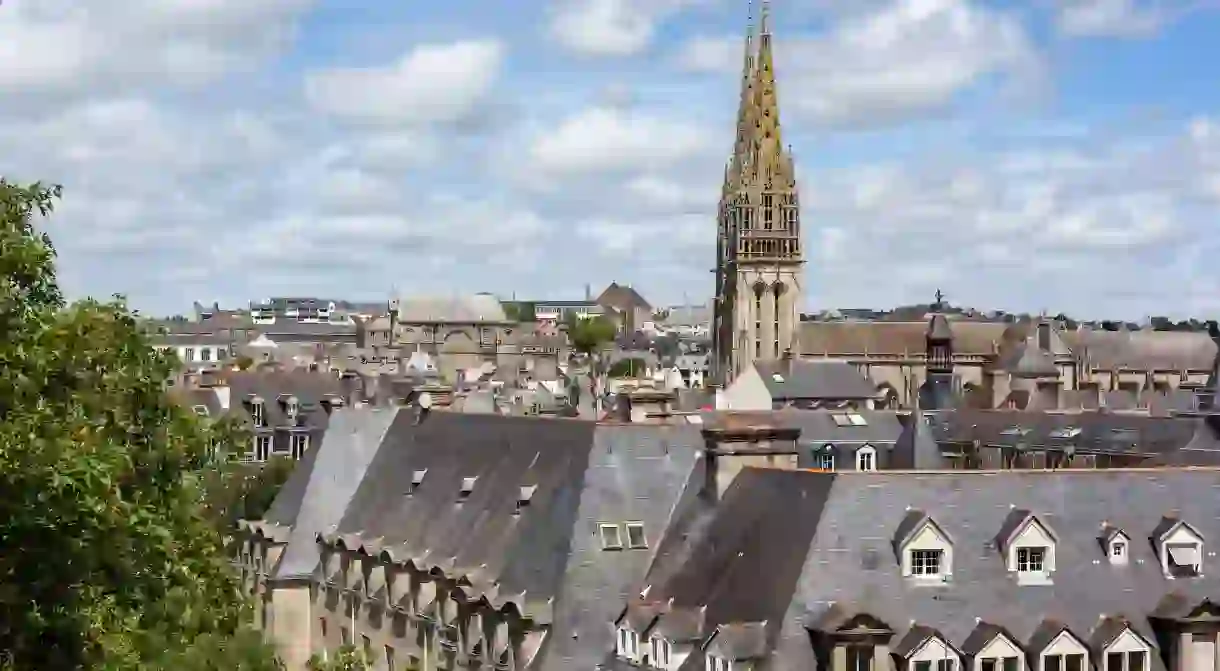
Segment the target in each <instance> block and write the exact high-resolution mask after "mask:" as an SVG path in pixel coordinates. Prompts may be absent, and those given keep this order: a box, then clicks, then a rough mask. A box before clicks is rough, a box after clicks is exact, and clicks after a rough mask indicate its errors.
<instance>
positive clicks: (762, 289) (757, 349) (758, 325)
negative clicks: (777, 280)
mask: <svg viewBox="0 0 1220 671" xmlns="http://www.w3.org/2000/svg"><path fill="white" fill-rule="evenodd" d="M765 293H767V287H766V285H765V284H763V283H762V282H755V283H754V358H755V359H760V358H762V336H763V332H762V313H763V300H762V299H763V294H765Z"/></svg>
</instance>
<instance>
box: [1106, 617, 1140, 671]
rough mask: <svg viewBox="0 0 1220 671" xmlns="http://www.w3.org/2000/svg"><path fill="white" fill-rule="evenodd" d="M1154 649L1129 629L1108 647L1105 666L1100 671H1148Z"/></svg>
mask: <svg viewBox="0 0 1220 671" xmlns="http://www.w3.org/2000/svg"><path fill="white" fill-rule="evenodd" d="M1151 652H1152V648H1151V647H1150V646H1149V645H1148V643H1147V642H1145V641H1144V639H1143V638H1142V637H1140V636H1139V635H1137V634H1136V633H1135V632H1133V631H1131V628H1130V627H1128V628H1126V629H1124V630H1123V632H1122V633H1121V634H1119V635H1118V636H1117V637H1115V639H1114V640H1113V641H1112V642H1111V643H1110V644H1109V645H1107V646H1106V649H1105V653H1106V657H1105V666H1104V667H1103V668H1101V669H1099V671H1148V661H1149V656H1150V654H1151Z"/></svg>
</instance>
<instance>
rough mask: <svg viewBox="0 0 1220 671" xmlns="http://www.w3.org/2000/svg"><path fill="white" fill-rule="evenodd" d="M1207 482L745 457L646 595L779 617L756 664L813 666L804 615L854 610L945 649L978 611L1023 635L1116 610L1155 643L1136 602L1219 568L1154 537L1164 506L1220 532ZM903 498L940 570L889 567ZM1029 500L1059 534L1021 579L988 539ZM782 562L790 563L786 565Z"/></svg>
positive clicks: (985, 620)
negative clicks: (941, 545) (1122, 555)
mask: <svg viewBox="0 0 1220 671" xmlns="http://www.w3.org/2000/svg"><path fill="white" fill-rule="evenodd" d="M1218 490H1220V470H1215V469H1187V470H1162V471H1154V470H1147V469H1129V470H1124V469H1113V470H1099V471H1095V470H1059V471H998V472H996V471H993V472H987V471H957V472H938V473H912V472H898V473H885V472H880V473H868V474H864V473H817V472H804V471H795V472H793V471H774V470H767V469H757V470H755V469H746V470H744V471H743V472H742V474H741V475H740V476H739V477H738V479H737V480H736V481H735V482H734V483H733V485H732V486H731V487H730V489H729V491H728V492H727V493H726V495H725V497H724V501H723V503H722V504H721V506H720V508H719V510H718V511H717V512H716V514H715V519H714V520H713V521H712V523H711V525H710V527H709V528H708V531H707V533H706V534H705V539H704V540H703V541H701V545H700V550H699V551H696V552H694V553H692V555H691V558H690V559H689V560H688V561H687V562H686V563H685V564H684V565H683V566H682V567H681V568H680V569H679V570H678V571H677V572H676V573H674V575H673V578H671V579H670V580H669V581H667V583H666V584H665V585H664V586H661V587H659V588H658V587H655V586H654V589H653V590H652V591H651V592H650V594H649V598H650V599H652V598H653V595H654V594H657V595H670V596H674V598H675V604H677V605H684V606H688V607H700V606H706V607H707V620H708V622H709V625H708V627H710V624H711V623H725V622H731V623H747V622H755V621H760V620H767V621H768V622H775V620H776V619H777V618H778V620H779V622H777V623H776V625H775V626H776V628H777V637H776V638H775V639H774V640H775V642H776V645H775V648H774V652H773V654H772V656H771V658H770V663H769V664H768V665H767V666H766V667H764V668H767V669H785V670H788V669H791V670H796V669H813V668H818V666H817V662H816V660H815V658H814V652H813V650H812V647H811V645H810V636H809V631H808V630H809V629H814V628H824V627H831V628H833V627H835V626H836V625H837V624H839V623H845V622H846V621H848V620H850V619H851V618H852V617H854V616H856V615H868V616H870V617H873V618H875V619H877V620H880V621H881V622H882V623H884V624H885V625H887V626H888V627H889V628H890V629H891V630H892V631H893V632H894V638H893V639H892V641H893V644H895V645H896V644H898V643H899V642H900V641H902V640H903V638H904V637H906V636H907V635H908V634H910V632H911V631H912V629H914V628H916V627H920V628H923V627H926V628H930V629H931V630H934V631H935V632H936V633H938V634H939V635H940V636H942V637H943V638H944V639H945V640H946V641H947V642H948V643H949V644H950V645H952V646H954V647H957V648H958V649H963V648H965V649H969V648H972V647H979V646H980V645H981V643H980V642H979V638H980V636H981V634H980V632H979V631H977V630H978V628H979V627H980V626H984V625H985V626H987V627H991V628H993V629H994V630H995V631H999V630H1003V631H1006V632H1010V633H1011V635H1012V637H1013V638H1014V640H1015V642H1016V643H1017V644H1018V645H1022V646H1026V647H1027V649H1028V646H1030V645H1031V644H1032V645H1038V644H1039V643H1040V642H1045V641H1047V640H1049V639H1048V637H1049V636H1052V635H1053V634H1054V633H1057V631H1058V630H1059V629H1061V628H1067V629H1069V630H1070V631H1071V632H1072V633H1073V634H1074V635H1075V636H1076V637H1078V638H1079V639H1081V640H1082V641H1084V642H1085V643H1086V644H1088V643H1089V642H1090V641H1098V640H1104V639H1105V638H1106V637H1107V636H1112V635H1113V632H1114V627H1115V625H1114V623H1113V622H1109V621H1107V620H1106V618H1107V617H1109V618H1122V619H1124V620H1126V621H1129V623H1130V625H1131V627H1132V629H1133V630H1134V631H1135V632H1136V633H1138V634H1140V635H1141V636H1143V637H1144V638H1145V639H1146V640H1147V641H1148V642H1149V643H1150V644H1151V645H1152V646H1153V647H1154V648H1155V646H1156V638H1155V636H1154V635H1153V633H1152V631H1151V630H1150V626H1149V621H1148V618H1149V617H1150V616H1182V615H1184V614H1185V613H1186V611H1188V610H1189V609H1190V608H1192V607H1193V606H1194V605H1196V604H1198V603H1200V602H1201V601H1203V600H1204V599H1207V598H1210V599H1213V600H1214V599H1216V597H1217V596H1220V572H1218V571H1215V570H1214V568H1215V567H1212V568H1211V569H1209V568H1207V566H1210V563H1209V562H1212V561H1215V559H1214V557H1208V556H1206V555H1207V554H1208V553H1206V552H1205V553H1204V555H1205V559H1204V562H1205V567H1204V570H1203V575H1202V576H1201V577H1197V578H1178V579H1172V580H1171V579H1168V578H1166V577H1165V576H1164V575H1163V573H1162V572H1161V569H1160V561H1159V558H1158V556H1157V555H1156V549H1155V546H1154V543H1153V539H1154V538H1155V537H1156V535H1157V534H1158V530H1160V529H1164V528H1165V526H1164V525H1165V524H1166V518H1167V517H1171V518H1173V519H1176V520H1181V521H1182V522H1185V523H1187V524H1189V525H1191V526H1192V527H1193V528H1194V529H1196V530H1197V531H1198V532H1199V533H1200V534H1201V535H1202V537H1203V539H1204V542H1205V543H1207V544H1215V543H1220V518H1217V517H1216V515H1215V513H1214V510H1213V508H1214V500H1215V492H1216V491H1218ZM912 511H920V512H921V513H923V514H925V515H926V516H927V518H928V519H930V520H932V521H934V522H935V523H936V525H938V527H939V528H940V529H942V530H944V531H945V533H946V534H947V535H948V536H949V537H950V538H951V541H952V543H953V546H954V548H955V552H954V560H953V566H952V580H950V581H948V582H945V583H942V584H938V585H936V586H928V585H926V584H922V585H919V584H914V583H912V582H910V581H909V580H908V579H906V578H903V577H902V575H901V569H900V565H899V558H898V557H897V556H896V555H895V553H894V552H893V549H892V547H891V543H892V542H893V539H894V538H895V537H896V536H899V535H900V534H901V532H902V529H903V526H904V521H905V522H906V524H907V525H909V524H910V513H911V512H912ZM1014 511H1017V512H1014ZM1026 515H1032V516H1035V517H1036V518H1037V519H1038V520H1039V521H1040V522H1041V523H1042V524H1044V525H1046V526H1047V528H1048V529H1049V530H1050V531H1051V532H1052V533H1053V534H1054V537H1055V538H1056V539H1057V545H1056V551H1055V552H1056V571H1055V573H1054V574H1053V576H1052V583H1051V584H1049V585H1018V584H1017V582H1016V581H1015V580H1014V579H1013V576H1012V574H1010V573H1009V572H1008V571H1007V570H1006V567H1005V565H1004V560H1003V557H1002V555H1001V554H1000V551H999V549H998V548H997V546H996V540H995V539H996V537H997V536H998V535H1001V534H1003V533H1004V531H1005V524H1006V522H1008V521H1010V520H1011V519H1015V518H1016V517H1022V516H1026ZM1170 521H1173V520H1170ZM1103 524H1108V525H1110V526H1111V527H1116V528H1118V529H1121V530H1122V531H1123V532H1124V533H1125V534H1127V536H1128V537H1129V538H1130V539H1131V543H1130V544H1129V546H1128V552H1129V555H1128V557H1129V563H1128V564H1126V565H1113V564H1111V563H1110V562H1109V561H1107V558H1106V554H1105V551H1104V550H1103V548H1102V546H1101V545H1100V544H1099V542H1098V537H1099V535H1101V534H1102V533H1103V532H1104V529H1103ZM794 564H799V565H800V568H799V570H797V571H795V573H797V574H799V577H794V576H793V575H792V573H793V571H790V567H792V566H793V565H794ZM657 599H658V600H662V601H663V600H664V597H663V596H658V597H657ZM778 610H782V611H783V615H782V616H781V615H775V613H776V612H777V611H778ZM1103 616H1104V617H1103ZM708 627H705V629H706V628H708ZM916 633H917V634H918V633H919V631H918V630H916ZM921 635H922V634H921ZM1094 652H1095V654H1096V651H1094ZM684 668H685V667H684ZM698 668H701V665H700V666H699V667H698ZM1153 668H1154V669H1155V668H1157V667H1156V666H1154V667H1153Z"/></svg>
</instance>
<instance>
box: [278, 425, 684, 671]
mask: <svg viewBox="0 0 1220 671" xmlns="http://www.w3.org/2000/svg"><path fill="white" fill-rule="evenodd" d="M702 445H703V439H702V435H701V433H700V430H699V427H696V426H687V425H658V424H626V425H622V424H596V423H593V422H587V421H579V420H567V419H543V418H527V417H511V416H500V415H477V414H462V413H451V412H444V411H435V412H432V413H430V414H429V415H428V416H427V418H425V419H424V420H423V421H420V422H418V423H417V421H416V415H415V412H414V411H413V410H410V409H398V410H376V409H369V408H363V409H358V410H355V411H353V410H351V409H345V410H341V411H338V412H336V413H335V415H334V416H333V418H332V424H331V427H330V429H329V431H328V432H327V434H326V437H325V439H324V441H323V443H322V446H321V449H320V450H319V452H318V454H317V456H316V458H315V460H314V461H312V462H308V463H303V464H302V468H301V469H298V471H297V472H296V473H294V475H293V477H292V478H291V479H290V482H289V483H288V485H286V486H285V488H284V490H282V492H281V494H280V496H279V497H278V498H277V500H276V501H275V503H274V504H273V507H272V513H274V516H275V519H268V520H266V521H267V522H276V523H279V524H281V525H287V524H292V525H293V526H292V529H291V535H290V537H289V539H288V547H287V549H286V550H285V551H284V554H283V558H282V560H281V562H280V564H279V566H277V569H276V573H275V576H276V577H281V578H286V577H294V576H307V575H309V574H311V573H312V572H313V571H314V569H315V568H316V566H317V563H318V560H319V545H318V543H317V541H318V540H319V539H321V540H324V541H327V542H337V541H343V542H344V543H345V544H346V546H347V547H353V546H354V545H364V546H365V547H366V549H374V548H375V552H376V553H380V552H381V551H383V550H384V551H386V552H388V553H389V554H390V556H391V557H392V558H393V559H394V561H400V562H412V563H414V564H415V565H416V566H421V567H422V566H427V567H429V568H439V569H442V570H444V571H445V572H446V573H447V574H449V575H451V576H456V575H463V576H466V577H467V578H468V580H469V583H470V584H469V587H466V588H464V589H468V590H471V591H472V592H475V591H477V592H480V593H481V594H482V595H484V596H487V597H488V598H489V600H490V601H492V602H493V603H498V604H501V605H502V604H503V603H505V602H512V603H514V604H516V605H517V606H518V608H519V609H521V610H522V611H523V612H524V613H525V614H526V615H528V616H530V617H534V618H536V619H537V620H538V621H540V622H549V623H551V626H552V633H551V635H550V636H549V637H548V640H549V641H550V642H549V643H548V644H547V646H546V648H544V650H543V652H542V655H543V656H542V657H541V658H540V659H539V660H538V661H536V662H535V665H534V667H535V668H539V669H544V670H549V669H555V670H556V671H558V670H567V669H571V668H591V667H592V664H593V663H595V662H596V660H597V659H600V658H601V657H603V656H604V651H605V649H606V647H607V646H608V645H611V644H612V642H613V639H612V631H611V629H610V627H609V623H610V622H611V621H613V619H614V618H615V617H616V615H617V612H618V610H619V609H621V607H622V606H621V604H622V603H623V601H624V599H625V598H627V597H628V596H629V595H630V594H633V593H637V592H638V591H639V590H640V589H641V588H642V584H641V583H642V581H643V580H644V577H645V574H646V572H647V570H648V568H649V566H650V565H651V564H652V563H653V560H654V558H655V557H656V556H657V554H658V552H659V551H660V548H661V547H662V546H663V545H664V546H667V547H668V546H672V545H674V542H673V541H669V542H668V545H666V538H665V536H666V533H667V530H669V529H671V527H675V525H674V524H672V523H671V522H672V521H674V520H680V519H689V518H691V517H692V516H693V515H694V511H697V510H700V508H699V503H700V501H701V499H700V496H699V493H700V491H701V490H702V487H703V484H704V481H705V479H704V477H703V475H702V471H701V464H702V460H701V459H699V458H698V454H699V451H700V448H701V447H702ZM303 473H304V474H305V475H302V474H303ZM417 476H418V477H417ZM472 479H473V480H472ZM416 480H418V486H413V484H412V483H413V482H415V481H416ZM467 483H468V484H470V485H471V486H470V489H469V492H468V494H467V495H465V496H462V495H461V491H462V488H463V487H464V486H465V485H466V484H467ZM523 487H525V488H528V490H529V494H530V495H529V502H528V504H527V505H526V507H524V508H522V509H521V511H520V514H515V513H516V512H517V507H518V501H519V500H520V498H521V495H522V488H523ZM408 494H409V495H408ZM298 498H299V499H300V501H301V502H300V503H299V504H298V503H296V500H297V499H298ZM628 521H630V522H638V523H641V524H643V525H644V533H645V537H646V541H647V548H644V549H627V550H621V551H606V550H603V549H602V547H601V545H600V539H599V537H598V533H597V532H598V525H599V524H600V523H614V524H623V523H626V522H628Z"/></svg>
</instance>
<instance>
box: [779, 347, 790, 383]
mask: <svg viewBox="0 0 1220 671" xmlns="http://www.w3.org/2000/svg"><path fill="white" fill-rule="evenodd" d="M780 363H782V364H783V369H784V375H785V376H789V375H792V348H791V347H788V348H786V349H784V353H783V354H782V355H780Z"/></svg>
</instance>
